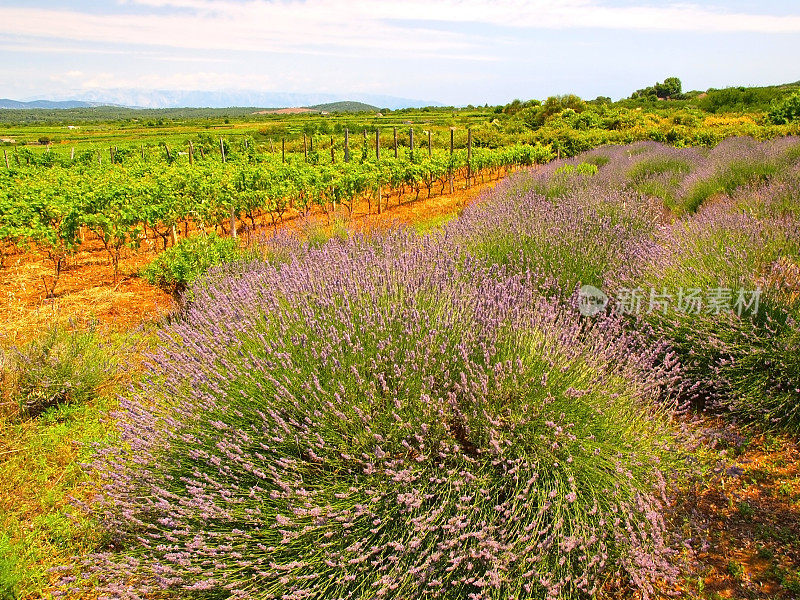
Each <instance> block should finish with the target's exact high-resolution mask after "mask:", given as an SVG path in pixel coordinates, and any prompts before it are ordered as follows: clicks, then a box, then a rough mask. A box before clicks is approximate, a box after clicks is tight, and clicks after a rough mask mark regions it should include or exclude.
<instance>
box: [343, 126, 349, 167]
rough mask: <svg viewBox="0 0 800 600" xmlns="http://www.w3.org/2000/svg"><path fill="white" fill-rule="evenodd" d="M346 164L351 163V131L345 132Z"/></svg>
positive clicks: (346, 130)
mask: <svg viewBox="0 0 800 600" xmlns="http://www.w3.org/2000/svg"><path fill="white" fill-rule="evenodd" d="M344 162H350V130H348V129H347V128H346V127H345V130H344Z"/></svg>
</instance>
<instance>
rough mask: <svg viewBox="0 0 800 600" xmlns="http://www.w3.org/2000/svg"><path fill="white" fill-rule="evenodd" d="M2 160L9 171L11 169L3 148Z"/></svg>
mask: <svg viewBox="0 0 800 600" xmlns="http://www.w3.org/2000/svg"><path fill="white" fill-rule="evenodd" d="M3 159H4V160H5V161H6V169H10V168H11V167H10V166H9V164H8V153H7V152H6V149H5V148H3Z"/></svg>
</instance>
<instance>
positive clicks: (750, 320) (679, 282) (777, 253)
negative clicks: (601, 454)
mask: <svg viewBox="0 0 800 600" xmlns="http://www.w3.org/2000/svg"><path fill="white" fill-rule="evenodd" d="M734 207H735V204H734V203H733V202H732V201H728V202H718V203H716V204H714V205H712V206H709V207H707V208H704V209H703V210H701V211H700V212H699V213H698V214H697V215H695V216H692V217H690V218H688V219H685V220H681V221H678V222H676V223H675V224H674V226H673V227H671V228H670V229H669V230H666V231H664V232H662V234H661V235H660V236H659V238H658V240H657V243H656V244H655V245H654V246H653V247H652V248H651V253H650V255H649V256H647V257H646V258H645V259H644V262H645V265H644V266H641V265H640V266H639V267H638V268H641V270H640V271H639V272H638V273H637V275H636V276H634V277H632V278H630V279H629V280H628V281H627V286H628V288H629V289H630V288H631V287H634V286H639V287H640V288H641V289H645V290H650V289H654V290H657V291H658V292H659V293H660V292H661V291H662V290H664V291H667V293H670V292H671V293H672V294H677V293H679V291H681V290H683V291H691V290H701V291H703V292H706V291H710V290H721V291H722V292H721V293H727V294H729V295H731V297H732V298H733V300H738V297H737V294H738V290H744V291H748V292H751V293H752V292H755V291H756V290H759V295H758V302H757V305H753V306H747V307H745V306H744V305H742V306H740V307H739V308H737V307H736V306H735V303H730V306H726V307H724V308H723V309H722V310H719V309H714V308H713V307H710V306H702V307H698V308H697V309H694V308H693V309H691V310H688V311H679V310H668V311H665V312H661V311H653V312H651V313H650V314H648V315H647V317H646V318H647V320H648V321H649V322H650V323H651V324H653V326H654V327H655V330H656V333H657V334H658V335H659V336H663V337H666V338H668V339H669V340H670V342H671V345H672V347H673V348H674V349H675V350H676V351H677V352H678V354H679V355H680V357H681V360H682V362H683V363H684V369H685V373H686V374H687V376H689V377H691V379H692V380H693V381H695V382H698V383H700V390H701V392H702V396H703V397H704V398H705V399H707V400H710V401H711V405H712V406H717V407H721V408H723V409H725V410H733V411H734V412H735V413H737V414H739V415H741V416H745V417H747V418H748V419H755V420H758V421H760V422H762V423H766V424H769V425H780V426H783V427H788V428H791V429H795V430H796V429H798V427H800V386H798V382H800V328H799V327H798V325H799V324H800V299H798V285H800V277H798V275H800V266H798V265H800V222H799V221H797V220H796V219H792V218H788V217H765V218H758V217H755V216H753V214H749V213H740V212H736V210H735V208H734ZM634 268H637V267H636V266H634ZM726 290H727V291H726ZM751 300H752V294H750V295H748V296H747V298H746V301H747V302H750V301H751Z"/></svg>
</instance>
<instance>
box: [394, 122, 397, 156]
mask: <svg viewBox="0 0 800 600" xmlns="http://www.w3.org/2000/svg"><path fill="white" fill-rule="evenodd" d="M394 157H395V158H397V127H395V128H394Z"/></svg>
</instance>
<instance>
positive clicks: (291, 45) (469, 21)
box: [0, 0, 800, 106]
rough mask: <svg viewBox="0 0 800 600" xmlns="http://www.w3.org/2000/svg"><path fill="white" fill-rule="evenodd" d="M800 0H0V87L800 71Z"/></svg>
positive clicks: (281, 84) (375, 86)
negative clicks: (799, 58)
mask: <svg viewBox="0 0 800 600" xmlns="http://www.w3.org/2000/svg"><path fill="white" fill-rule="evenodd" d="M799 56H800V2H797V1H796V0H773V1H770V0H762V1H760V2H745V1H743V0H732V1H731V0H729V1H723V0H709V1H701V0H696V1H694V2H691V1H688V2H687V1H680V2H671V1H670V0H666V1H661V2H658V1H650V0H562V1H554V0H527V1H523V0H436V1H431V0H427V1H423V0H386V1H375V0H370V1H367V0H101V1H97V2H89V1H87V0H71V1H59V0H54V1H44V0H25V1H16V0H12V1H9V0H0V98H11V99H16V100H32V99H67V98H81V97H88V96H90V95H91V96H93V97H98V95H100V96H102V94H103V92H104V91H105V90H112V89H115V90H209V91H217V90H226V91H232V90H254V91H265V92H266V91H270V92H295V93H329V94H341V95H344V96H346V95H348V94H355V93H360V94H384V95H393V96H400V97H405V98H417V99H422V100H425V101H430V102H437V103H441V104H445V105H461V106H463V105H466V104H475V105H478V104H481V105H482V104H484V103H489V104H501V103H506V102H509V101H511V100H513V99H514V98H520V99H523V100H525V99H530V98H540V99H541V98H545V97H547V96H550V95H554V94H564V93H575V94H578V95H579V96H581V97H583V98H594V97H596V96H600V95H602V96H610V97H612V98H614V99H616V98H620V97H625V96H629V95H630V93H631V92H632V91H634V90H635V89H638V88H642V87H645V86H647V85H652V84H653V83H655V82H656V81H662V80H663V79H664V78H665V77H670V76H677V77H679V78H680V79H681V80H682V82H683V87H684V90H690V89H702V90H705V89H707V88H709V87H725V86H728V85H767V84H775V83H786V82H792V81H797V80H800V61H798V60H797V59H798V57H799Z"/></svg>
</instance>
